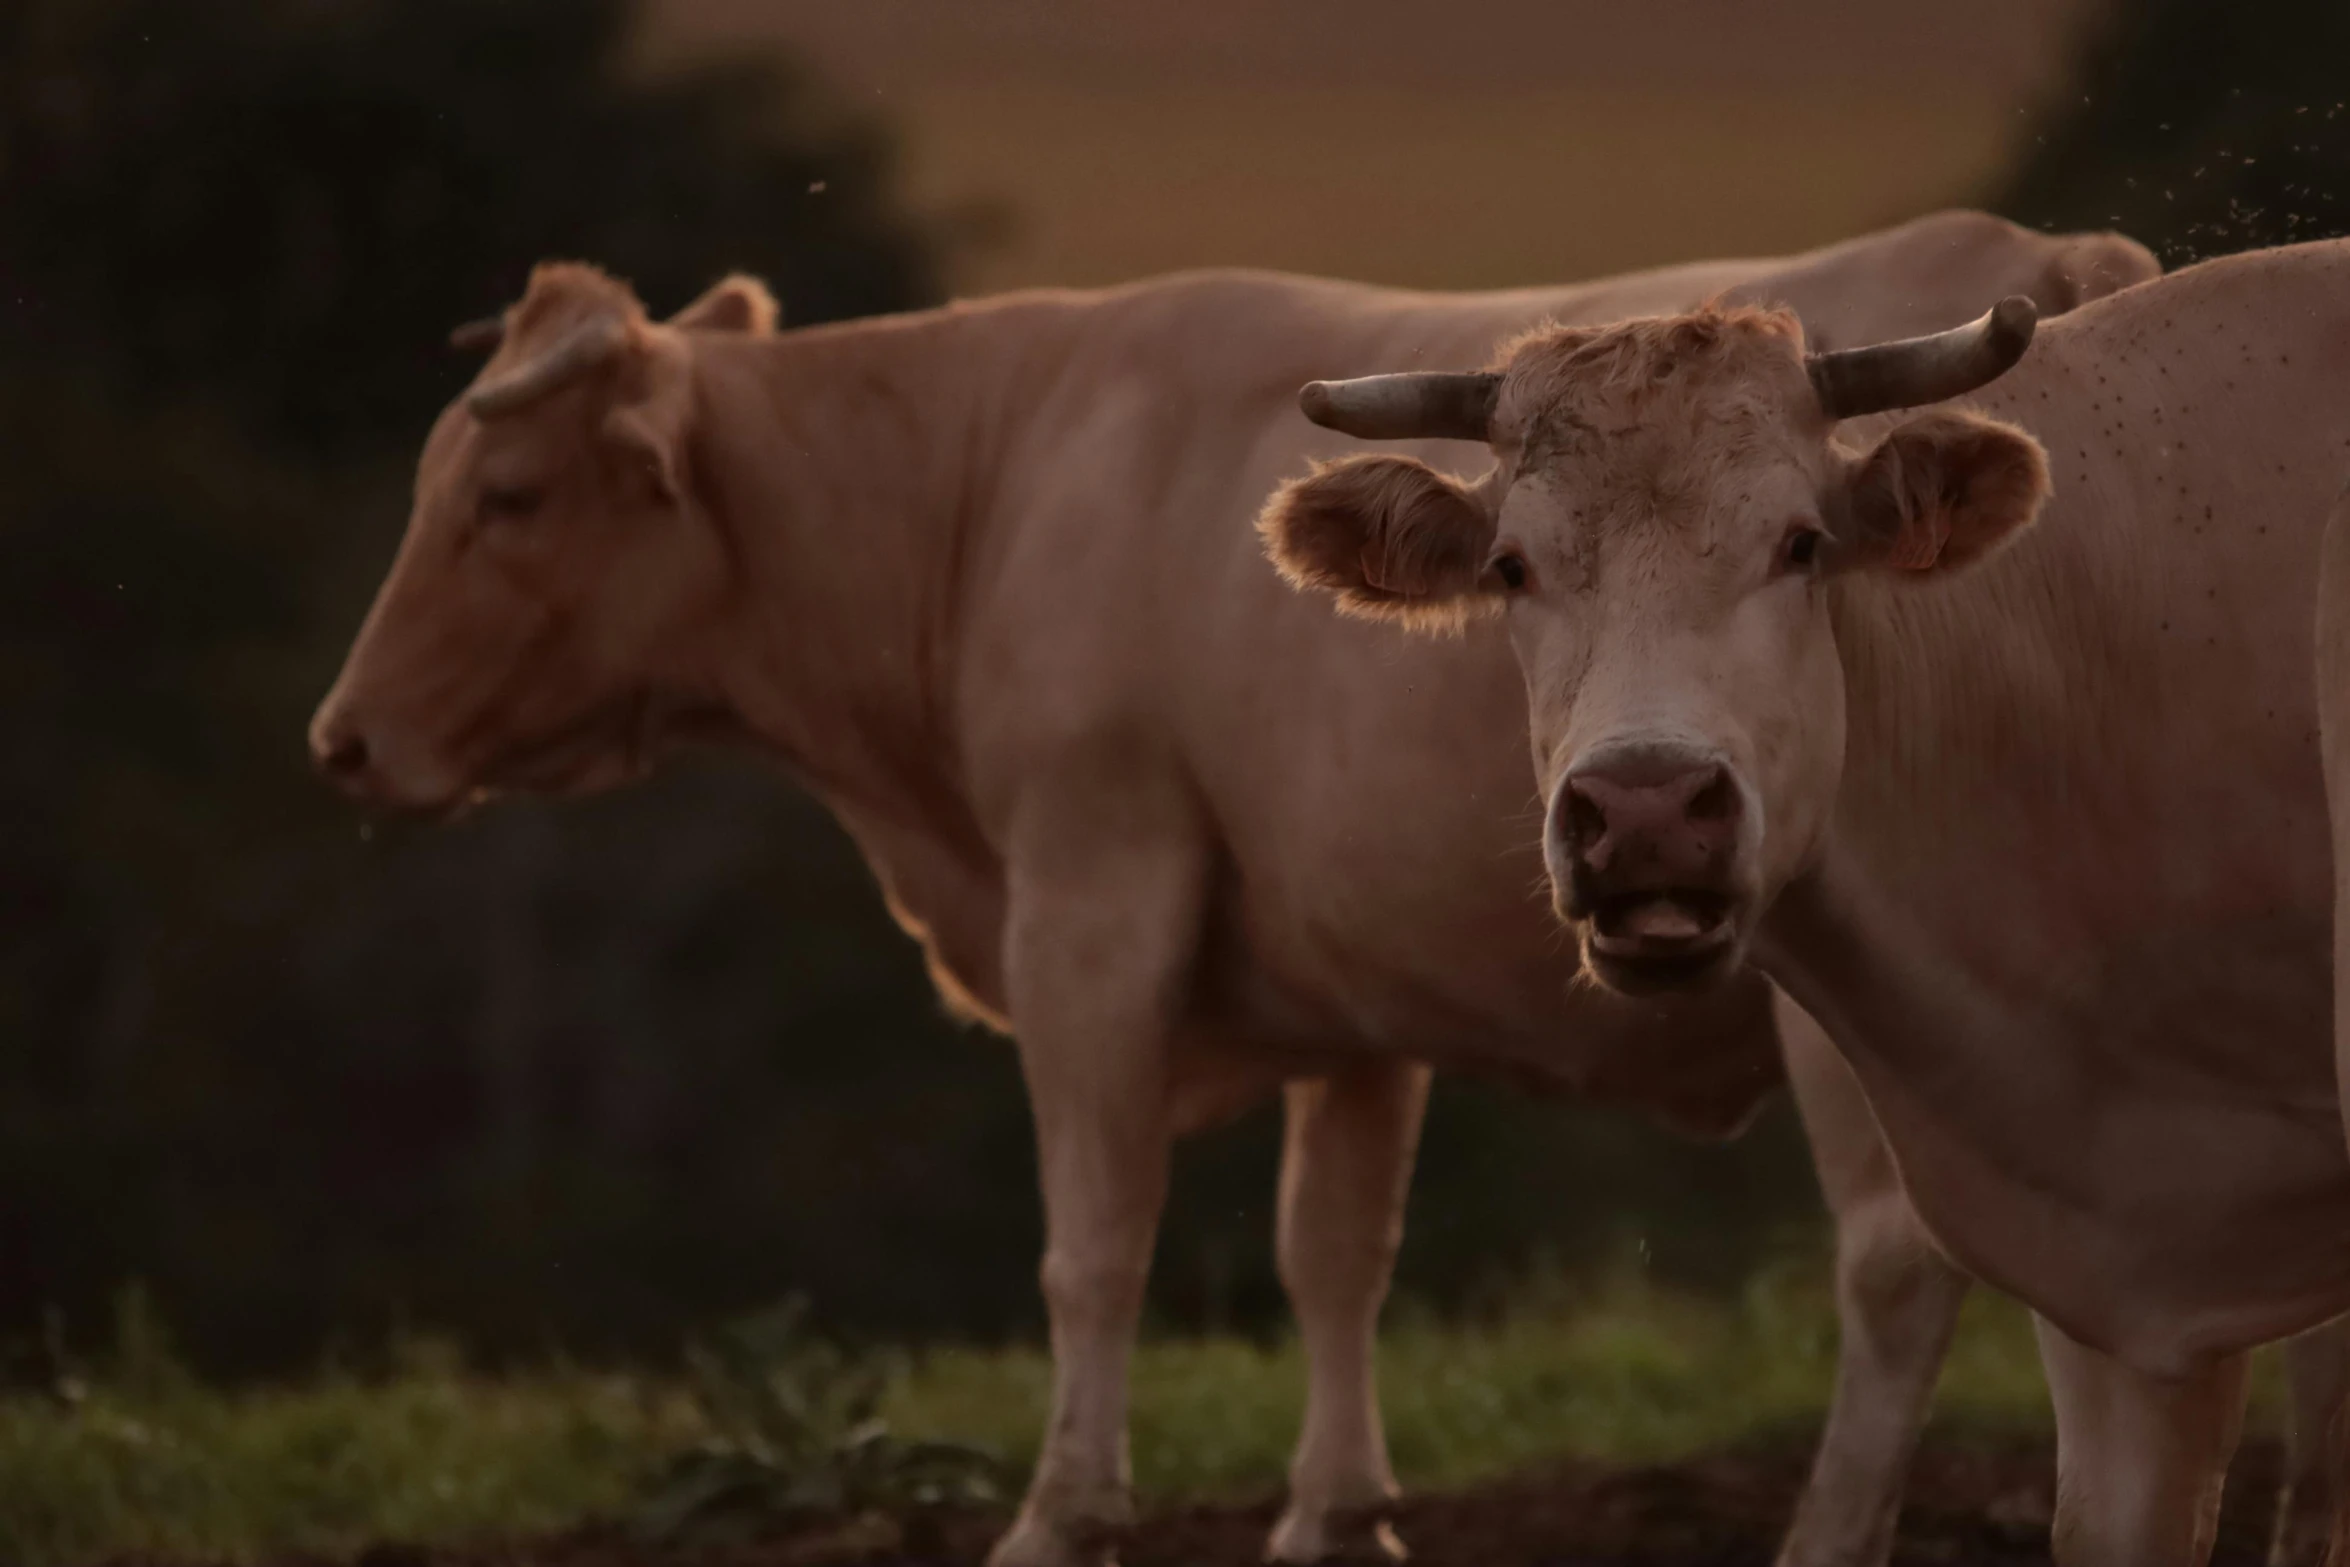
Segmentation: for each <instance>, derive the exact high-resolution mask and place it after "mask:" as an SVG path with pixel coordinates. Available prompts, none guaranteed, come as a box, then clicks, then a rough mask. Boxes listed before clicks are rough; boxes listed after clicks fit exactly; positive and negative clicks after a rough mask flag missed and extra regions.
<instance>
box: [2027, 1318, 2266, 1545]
mask: <svg viewBox="0 0 2350 1567" xmlns="http://www.w3.org/2000/svg"><path fill="white" fill-rule="evenodd" d="M2035 1320H2036V1322H2037V1326H2038V1328H2039V1334H2040V1364H2041V1366H2042V1367H2043V1368H2044V1369H2045V1370H2046V1371H2047V1373H2048V1392H2049V1395H2050V1397H2051V1399H2052V1400H2053V1401H2054V1403H2055V1405H2056V1524H2055V1529H2054V1531H2053V1538H2052V1540H2051V1542H2050V1543H2051V1547H2052V1551H2053V1554H2054V1556H2055V1558H2056V1561H2057V1564H2058V1567H2203V1564H2204V1563H2205V1562H2207V1561H2208V1560H2210V1557H2211V1542H2212V1537H2213V1536H2214V1535H2215V1534H2216V1533H2217V1532H2218V1529H2219V1503H2220V1489H2221V1486H2222V1485H2223V1483H2224V1482H2225V1481H2226V1479H2227V1470H2228V1459H2229V1457H2230V1455H2231V1454H2233V1453H2234V1451H2235V1447H2236V1437H2237V1435H2238V1434H2239V1432H2240V1431H2241V1430H2242V1428H2243V1422H2244V1385H2245V1376H2244V1371H2245V1366H2246V1364H2247V1359H2248V1357H2246V1356H2243V1355H2227V1356H2222V1357H2221V1358H2219V1359H2218V1360H2215V1361H2213V1362H2212V1363H2211V1364H2210V1365H2208V1366H2206V1367H2204V1368H2203V1369H2201V1370H2199V1371H2196V1372H2193V1373H2190V1374H2188V1375H2185V1376H2179V1377H2155V1376H2149V1375H2147V1374H2146V1373H2145V1372H2142V1371H2138V1370H2135V1369H2133V1368H2132V1367H2129V1366H2126V1365H2124V1364H2122V1363H2121V1362H2120V1361H2118V1360H2115V1359H2114V1358H2113V1357H2112V1356H2110V1355H2106V1354H2103V1353H2100V1352H2099V1351H2097V1350H2094V1349H2091V1348H2089V1347H2088V1346H2087V1345H2085V1344H2081V1343H2078V1342H2076V1341H2075V1340H2073V1339H2072V1338H2070V1337H2068V1336H2066V1334H2065V1333H2064V1332H2063V1331H2062V1330H2061V1329H2058V1328H2056V1327H2055V1326H2053V1325H2052V1324H2050V1323H2048V1322H2046V1321H2040V1320H2038V1319H2035Z"/></svg>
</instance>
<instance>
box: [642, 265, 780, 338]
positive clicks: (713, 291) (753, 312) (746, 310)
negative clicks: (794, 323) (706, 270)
mask: <svg viewBox="0 0 2350 1567" xmlns="http://www.w3.org/2000/svg"><path fill="white" fill-rule="evenodd" d="M781 316H782V311H781V309H780V308H779V307H778V306H777V305H776V303H775V296H774V295H773V294H771V293H769V292H768V291H767V285H766V284H764V283H762V282H760V281H759V280H758V279H757V278H755V277H752V276H750V275H749V274H748V273H744V272H737V273H734V274H732V275H731V276H728V277H724V278H721V279H719V280H718V281H717V282H716V283H713V284H711V285H710V287H709V288H708V289H707V290H705V291H704V292H703V294H702V297H701V298H699V299H697V300H695V301H694V302H693V303H692V304H690V305H688V306H686V307H685V308H684V309H683V310H680V311H679V312H678V313H677V314H676V315H673V316H671V317H670V318H669V324H670V325H671V326H674V327H682V328H684V329H685V330H686V331H689V332H747V333H749V334H750V335H751V336H753V337H764V336H766V335H767V334H768V333H770V332H772V331H774V330H775V323H776V322H777V321H778V320H779V319H780V318H781Z"/></svg>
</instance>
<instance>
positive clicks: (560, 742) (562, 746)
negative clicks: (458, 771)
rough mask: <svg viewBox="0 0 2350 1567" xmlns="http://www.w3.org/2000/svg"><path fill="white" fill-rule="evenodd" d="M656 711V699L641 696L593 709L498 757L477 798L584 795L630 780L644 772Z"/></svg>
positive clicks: (483, 778) (617, 700) (486, 775)
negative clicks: (518, 794) (504, 795)
mask: <svg viewBox="0 0 2350 1567" xmlns="http://www.w3.org/2000/svg"><path fill="white" fill-rule="evenodd" d="M653 709H654V704H653V701H652V699H651V697H650V696H647V695H644V694H642V693H638V694H632V695H630V696H626V697H621V698H618V699H616V700H614V701H611V702H606V703H602V704H600V705H598V706H596V707H593V708H590V709H589V710H588V711H587V712H585V713H583V714H581V715H580V716H579V717H578V718H576V719H574V720H573V721H572V722H570V723H568V724H564V725H562V726H560V727H558V728H556V729H553V730H550V731H548V732H547V733H546V734H543V735H541V736H539V737H537V738H536V739H533V740H531V741H529V742H528V743H526V744H524V745H520V746H516V747H514V748H512V749H510V750H509V751H507V752H506V754H505V755H503V756H501V757H499V758H498V761H497V765H496V766H495V767H492V768H490V769H489V770H487V771H486V772H485V773H484V774H483V776H482V780H481V786H480V788H478V789H477V790H475V791H474V796H473V797H474V798H476V799H478V798H481V797H483V796H494V795H499V794H517V793H520V794H541V795H561V794H579V793H584V792H587V791H590V790H594V789H598V788H606V787H610V786H613V785H617V784H621V783H625V782H628V781H629V780H631V779H633V778H636V777H638V776H639V775H641V774H642V772H643V771H644V766H645V759H646V757H647V755H648V753H649V751H650V749H651V744H652V739H653V728H654V722H655V715H654V710H653Z"/></svg>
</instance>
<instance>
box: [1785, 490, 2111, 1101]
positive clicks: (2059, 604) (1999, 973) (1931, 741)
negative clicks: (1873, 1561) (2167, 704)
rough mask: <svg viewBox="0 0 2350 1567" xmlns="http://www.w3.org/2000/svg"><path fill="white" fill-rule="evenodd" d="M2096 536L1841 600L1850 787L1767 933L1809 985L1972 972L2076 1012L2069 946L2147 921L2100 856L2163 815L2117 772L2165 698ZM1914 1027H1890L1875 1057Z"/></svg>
mask: <svg viewBox="0 0 2350 1567" xmlns="http://www.w3.org/2000/svg"><path fill="white" fill-rule="evenodd" d="M2093 532H2094V530H2092V529H2089V528H2086V527H2075V528H2071V529H2069V530H2067V531H2066V532H2065V534H2064V535H2063V536H2062V537H2061V538H2055V537H2051V538H2046V539H2042V538H2037V537H2035V538H2033V539H2031V540H2029V541H2028V542H2026V543H2025V544H2023V545H2021V546H2019V547H2018V548H2016V549H2014V550H2012V551H2010V552H2009V553H2008V554H2007V555H2005V556H2003V557H2002V558H2001V559H1999V560H1997V561H1995V562H1993V563H1992V564H1990V565H1988V566H1986V567H1983V568H1981V569H1979V570H1977V571H1974V572H1970V573H1967V574H1965V575H1964V576H1961V577H1957V578H1955V579H1953V580H1950V581H1948V582H1942V583H1919V584H1909V583H1901V582H1892V581H1888V580H1885V579H1882V578H1877V577H1863V578H1859V579H1856V580H1853V581H1851V582H1848V583H1844V584H1840V585H1839V586H1838V587H1837V589H1836V590H1835V595H1834V597H1833V598H1832V599H1831V609H1830V613H1831V616H1832V619H1833V623H1834V628H1835V636H1836V645H1837V654H1838V660H1839V663H1840V665H1841V667H1842V670H1843V676H1844V700H1845V763H1844V770H1843V777H1842V780H1841V782H1840V784H1839V789H1838V795H1837V800H1836V804H1835V808H1834V811H1833V814H1832V816H1831V818H1830V822H1829V825H1828V828H1827V832H1826V834H1825V837H1824V840H1823V842H1822V844H1821V847H1820V850H1819V853H1818V856H1817V860H1816V863H1815V865H1814V866H1813V868H1812V869H1811V870H1810V871H1809V872H1808V873H1807V874H1806V875H1804V876H1803V877H1801V878H1799V879H1798V880H1797V882H1796V883H1795V884H1794V885H1793V886H1791V887H1790V888H1789V889H1788V890H1787V892H1786V893H1785V894H1783V895H1782V896H1781V898H1780V899H1779V902H1778V904H1777V905H1776V906H1775V907H1774V909H1773V911H1772V913H1771V915H1770V917H1769V918H1768V919H1767V920H1766V922H1765V925H1766V929H1765V930H1764V931H1763V932H1762V933H1761V940H1760V941H1759V942H1758V956H1760V957H1762V958H1763V961H1764V964H1765V967H1766V968H1768V969H1770V970H1771V971H1772V972H1773V976H1774V978H1782V974H1781V972H1780V971H1781V970H1782V969H1785V970H1787V971H1788V972H1786V973H1785V975H1784V977H1783V978H1782V982H1783V983H1785V984H1786V985H1787V987H1788V988H1789V989H1790V991H1791V992H1796V993H1798V994H1800V993H1801V992H1802V991H1803V990H1804V989H1807V988H1810V987H1813V986H1819V985H1828V986H1844V987H1848V988H1849V991H1850V994H1849V996H1848V997H1847V998H1846V999H1847V1001H1848V1002H1849V1003H1851V1004H1853V1005H1857V1006H1859V1007H1860V1008H1861V1009H1862V1010H1864V1011H1865V1010H1869V1009H1871V1008H1873V1007H1877V1006H1878V1005H1879V1004H1882V1005H1883V1006H1885V1007H1894V1008H1895V1010H1899V1008H1898V1006H1897V1005H1896V1003H1895V1002H1894V1001H1893V999H1892V991H1893V990H1899V991H1900V992H1901V993H1902V994H1903V995H1906V996H1908V997H1909V998H1910V999H1911V1002H1912V1003H1914V1002H1915V1000H1916V998H1917V997H1918V996H1920V995H1924V994H1933V995H1937V996H1941V997H1942V999H1943V1003H1944V1004H1946V1005H1947V1006H1953V1007H1954V1006H1957V1005H1958V1001H1957V999H1956V997H1955V995H1950V994H1945V992H1947V991H1949V990H1950V988H1951V987H1953V986H1957V987H1959V988H1961V989H1981V988H1982V987H1981V986H1979V985H1970V984H1967V983H1966V982H1965V980H1964V979H1962V976H1967V975H1971V976H1972V977H1973V979H1975V980H1981V981H1990V982H1991V984H1990V988H1991V989H1993V990H1996V991H1998V992H2000V993H2002V994H2006V995H2009V996H2015V997H2021V996H2025V995H2030V994H2033V993H2035V992H2037V993H2040V994H2042V995H2043V996H2044V997H2046V998H2048V999H2051V1000H2056V1001H2058V1002H2059V1004H2062V996H2063V992H2065V991H2066V990H2067V989H2068V988H2069V987H2070V985H2071V982H2072V981H2073V979H2075V978H2077V977H2079V976H2076V975H2074V974H2072V973H2071V972H2069V971H2068V966H2067V963H2066V961H2065V958H2066V957H2067V956H2068V955H2074V954H2077V955H2079V956H2081V957H2082V958H2084V959H2086V958H2088V957H2090V956H2091V955H2092V952H2093V948H2094V946H2095V941H2094V936H2093V933H2094V932H2095V931H2097V930H2098V929H2100V928H2103V927H2104V926H2105V925H2107V924H2108V923H2109V922H2110V921H2112V920H2113V919H2114V918H2116V917H2117V913H2118V914H2119V916H2120V917H2122V918H2125V919H2126V911H2117V910H2115V909H2114V908H2113V907H2111V906H2110V904H2111V900H2112V898H2113V897H2115V896H2117V894H2116V893H2115V892H2114V890H2113V887H2112V878H2110V877H2099V876H2097V875H2095V874H2093V867H2094V865H2095V863H2096V856H2097V854H2098V849H2097V847H2096V845H2097V843H2098V842H2099V841H2101V840H2105V839H2109V838H2110V837H2111V836H2112V835H2113V834H2114V833H2116V832H2120V833H2127V832H2130V831H2133V830H2136V829H2134V828H2132V827H2131V826H2130V825H2129V824H2130V823H2131V821H2132V820H2133V819H2134V818H2136V817H2137V816H2138V815H2139V813H2140V812H2141V811H2142V808H2143V801H2142V800H2141V799H2140V798H2138V797H2137V796H2135V795H2134V794H2133V793H2132V792H2131V783H2130V779H2129V774H2128V769H2127V768H2124V767H2116V766H2115V765H2114V758H2115V757H2116V756H2119V755H2123V754H2126V752H2127V750H2128V749H2129V747H2130V741H2129V739H2128V737H2127V735H2126V734H2124V733H2122V732H2121V731H2120V729H2118V728H2117V727H2116V726H2118V725H2124V724H2126V722H2127V717H2128V715H2129V714H2130V713H2132V712H2134V711H2143V708H2144V702H2145V697H2144V693H2143V692H2142V691H2139V690H2137V689H2135V687H2134V685H2133V681H2132V676H2131V674H2130V671H2131V669H2132V668H2133V659H2132V656H2131V650H2130V647H2129V645H2128V644H2129V641H2130V638H2131V636H2132V633H2131V631H2130V630H2129V629H2128V628H2129V627H2130V626H2132V625H2133V624H2134V623H2135V622H2136V621H2137V620H2139V619H2141V618H2143V617H2142V616H2140V615H2139V614H2138V613H2137V611H2138V610H2139V609H2140V608H2142V606H2140V605H2138V604H2137V603H2135V602H2134V599H2133V598H2132V596H2130V595H2129V594H2128V593H2127V591H2126V590H2123V592H2122V595H2121V596H2119V597H2117V594H2116V590H2117V586H2118V584H2120V583H2121V582H2122V581H2123V580H2124V579H2125V578H2126V573H2125V572H2122V571H2118V570H2116V569H2115V566H2114V563H2113V562H2110V561H2106V560H2103V559H2102V556H2101V550H2102V545H2101V544H2100V542H2099V541H2098V540H2097V539H2095V538H2093V537H2089V536H2088V535H2090V534H2092V533H2093ZM2092 604H2094V605H2098V606H2099V613H2097V614H2094V615H2084V614H2083V613H2081V606H2084V605H2092ZM2141 683H2142V682H2141ZM2027 933H2029V936H2030V938H2031V939H2028V940H2027V939H2022V938H2023V937H2024V936H2025V935H2026V934H2027ZM2027 957H2028V959H2029V962H2028V963H2027V964H2025V965H2024V966H2023V967H2020V968H2019V967H2018V964H2019V962H2022V960H2023V959H2025V958H2027ZM1887 987H1890V988H1887ZM1880 990H1883V991H1884V993H1883V994H1878V993H1877V992H1878V991H1880ZM1872 998H1873V999H1872ZM1815 999H1816V1000H1817V1003H1818V1004H1819V1005H1821V1006H1826V1007H1831V1008H1833V1007H1835V1006H1836V1005H1837V1003H1836V1002H1835V1001H1832V1000H1830V999H1829V998H1828V997H1826V996H1818V997H1816V998H1815ZM1810 1004H1812V1003H1808V1002H1807V1005H1810ZM1853 1021H1854V1022H1855V1024H1856V1025H1857V1024H1859V1023H1860V1022H1861V1021H1862V1020H1861V1019H1859V1018H1855V1019H1853ZM1909 1032H1910V1031H1905V1030H1902V1029H1899V1028H1893V1029H1891V1030H1890V1031H1889V1032H1883V1033H1872V1039H1871V1043H1872V1047H1874V1046H1878V1045H1886V1046H1890V1047H1892V1048H1894V1049H1900V1048H1902V1047H1903V1046H1904V1045H1905V1044H1906V1042H1907V1035H1908V1033H1909ZM1917 1064H1921V1065H1922V1064H1924V1063H1917Z"/></svg>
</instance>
